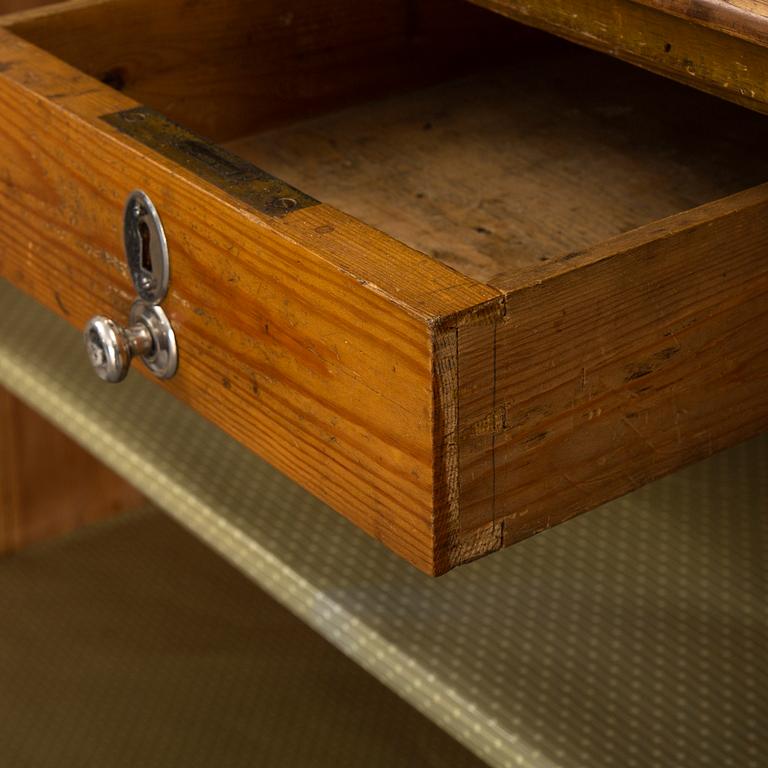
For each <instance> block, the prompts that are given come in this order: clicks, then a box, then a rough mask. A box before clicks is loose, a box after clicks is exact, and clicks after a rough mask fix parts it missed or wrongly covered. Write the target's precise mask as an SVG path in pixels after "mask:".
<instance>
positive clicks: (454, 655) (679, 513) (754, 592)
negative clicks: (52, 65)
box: [0, 284, 768, 768]
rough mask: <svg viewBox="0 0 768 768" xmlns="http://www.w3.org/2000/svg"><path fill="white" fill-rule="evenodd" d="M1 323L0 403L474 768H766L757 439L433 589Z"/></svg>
mask: <svg viewBox="0 0 768 768" xmlns="http://www.w3.org/2000/svg"><path fill="white" fill-rule="evenodd" d="M0 306H2V308H3V312H2V314H1V316H0V384H2V385H3V386H5V387H7V388H9V389H11V390H12V391H14V392H16V393H18V394H19V396H20V397H22V398H24V399H25V400H26V401H28V402H29V403H30V404H31V405H33V406H34V407H35V408H37V409H38V410H39V411H41V412H42V413H44V414H45V415H46V416H48V418H50V419H51V420H52V421H53V422H55V423H56V424H58V425H59V426H60V427H61V428H63V429H64V430H65V431H67V432H68V433H70V434H71V435H72V436H73V437H75V439H77V440H78V441H79V442H81V443H82V444H83V445H84V446H85V447H87V448H88V449H89V450H91V451H93V452H94V453H96V454H97V455H99V456H100V457H101V458H102V459H103V460H104V461H105V463H107V464H109V465H110V466H112V467H113V468H114V469H116V470H117V471H118V472H120V473H121V474H123V475H125V476H126V477H128V478H130V479H131V480H133V481H134V482H137V484H138V485H139V486H140V487H141V489H142V490H143V491H144V492H145V493H146V494H147V496H149V497H150V498H152V499H153V500H154V501H156V502H157V503H158V504H159V505H160V506H162V507H163V508H164V509H166V510H167V511H168V512H169V513H170V514H172V515H173V516H174V517H176V518H177V519H178V520H180V521H181V522H183V523H184V524H185V525H187V526H188V527H189V528H190V529H191V530H193V531H194V532H195V533H197V534H198V535H199V536H200V537H202V538H203V539H204V540H206V541H207V542H208V543H209V544H210V545H211V546H213V547H214V548H215V549H217V550H218V551H219V552H220V553H221V554H222V555H224V556H225V557H226V558H228V559H229V560H230V561H232V562H233V563H234V564H236V565H237V566H238V567H239V568H241V569H242V570H243V571H244V572H246V573H247V574H249V575H250V576H251V577H252V578H253V579H254V580H255V581H257V582H258V583H259V584H260V585H261V586H262V587H263V588H264V589H266V590H267V591H268V592H270V593H271V594H272V595H273V596H274V597H275V598H276V599H278V600H279V601H280V602H282V603H284V604H285V605H286V606H288V607H289V608H290V609H291V610H292V611H294V612H295V613H296V614H297V615H298V616H300V617H301V618H302V619H304V620H305V621H306V622H307V623H309V624H310V625H311V626H313V627H314V628H315V629H316V630H317V631H318V632H320V633H321V634H322V635H324V636H325V637H327V638H328V639H329V640H330V641H331V642H333V643H334V644H335V645H336V646H338V647H339V648H341V649H342V650H343V651H344V652H345V653H346V654H347V655H349V656H350V657H351V658H352V659H354V660H355V661H357V662H358V663H359V664H361V665H362V666H364V667H365V668H366V669H368V670H369V671H370V672H371V673H373V674H374V675H375V676H376V677H378V678H379V679H381V680H382V681H384V682H385V683H386V684H387V685H389V686H390V687H391V688H393V689H394V690H396V691H397V692H398V693H399V694H400V695H401V696H403V697H404V698H405V699H406V700H407V701H409V702H410V703H411V704H413V705H414V706H416V707H417V708H418V709H419V710H421V711H422V712H424V713H425V714H427V715H428V716H429V717H430V718H432V719H433V720H434V721H435V722H436V723H438V724H439V725H440V726H442V727H443V728H445V730H447V731H448V732H450V733H451V734H453V735H454V736H455V737H456V738H457V739H459V740H460V741H462V742H463V743H465V744H466V745H467V746H469V747H470V748H471V749H472V750H474V751H475V753H476V754H478V755H479V756H480V757H482V758H483V759H484V760H485V761H486V762H488V763H489V764H491V765H494V766H504V767H505V768H506V767H516V766H530V767H531V768H534V767H535V768H555V767H557V768H612V767H613V766H616V768H634V767H635V766H637V768H641V767H642V768H650V767H652V768H667V767H669V768H673V767H674V768H691V766H696V767H697V768H699V767H700V766H701V767H702V768H706V766H710V765H711V766H717V768H727V766H739V768H760V766H763V765H765V762H764V761H765V756H766V754H768V727H766V724H767V723H768V693H766V691H767V690H768V657H767V656H766V653H765V650H764V649H765V647H766V644H767V643H766V641H767V640H768V632H766V628H767V627H768V615H767V612H766V604H765V596H766V570H765V566H764V554H765V552H766V545H767V544H768V541H767V539H768V536H767V532H768V440H767V439H766V438H765V437H763V438H758V439H756V440H753V441H750V442H748V443H744V444H742V445H739V446H736V447H735V448H733V449H731V450H729V451H727V452H724V453H721V454H719V455H717V456H715V457H713V458H711V459H709V460H707V461H705V462H701V463H699V464H696V465H694V466H692V467H689V468H688V469H685V470H683V471H681V472H678V473H677V474H675V475H673V476H671V477H668V478H666V479H664V480H662V481H659V482H656V483H653V484H651V485H648V486H646V487H645V488H642V489H641V490H639V491H637V492H635V493H633V494H631V495H630V496H626V497H624V498H622V499H619V500H617V501H615V502H612V503H610V504H607V505H605V506H603V507H601V508H600V509H598V510H594V511H593V512H591V513H588V514H586V515H583V516H581V517H580V518H578V519H576V520H574V521H571V522H569V523H566V524H565V525H562V526H559V527H558V528H555V529H553V530H551V531H548V532H547V533H545V534H542V535H540V536H537V537H535V538H533V539H530V540H528V541H526V542H523V543H521V544H518V545H516V546H514V547H512V548H510V549H508V550H505V551H503V552H500V553H497V554H495V555H492V556H490V557H487V558H485V559H483V560H481V561H478V562H476V563H473V564H471V565H469V566H464V567H463V568H460V569H458V570H456V571H453V572H451V573H449V574H447V575H446V576H444V577H442V578H440V579H437V580H434V579H430V578H428V577H426V576H423V575H422V574H420V573H419V572H417V571H416V570H415V569H413V568H411V567H410V566H409V565H407V564H406V563H404V562H402V561H400V560H399V559H398V558H396V557H395V556H394V555H392V554H391V553H390V552H388V551H387V550H386V549H385V548H384V547H382V546H380V545H379V544H377V543H376V542H374V541H372V540H370V539H368V538H367V537H366V536H365V535H364V534H363V533H361V532H360V531H359V530H358V529H356V528H355V527H354V526H352V525H351V524H349V523H347V522H346V521H345V520H343V519H342V518H341V517H340V516H339V515H337V514H335V513H334V512H333V511H332V510H330V509H328V508H327V507H325V506H324V505H323V504H321V503H320V502H318V501H317V500H316V499H314V498H312V497H311V496H310V495H309V494H308V493H306V492H305V491H303V490H302V489H301V488H299V487H298V486H296V485H295V484H293V483H291V482H290V481H289V480H287V479H286V478H284V477H283V476H282V475H280V474H279V473H278V472H276V471H275V470H274V469H272V468H270V467H269V466H268V465H266V464H265V463H264V462H263V461H261V460H260V459H258V458H257V457H256V456H254V455H253V454H251V453H250V452H249V451H247V450H245V449H244V448H243V447H242V446H240V445H239V444H238V443H236V442H235V441H234V440H232V439H230V438H229V437H227V436H226V435H224V434H223V433H222V432H220V431H219V430H217V429H216V428H214V427H212V426H211V425H209V424H207V423H206V422H205V421H204V420H203V419H201V418H200V417H199V416H198V415H197V414H195V413H193V412H192V411H191V410H189V409H188V408H186V407H185V406H183V405H181V404H180V403H178V402H177V401H176V400H174V399H173V398H172V397H171V396H169V395H168V394H166V393H165V392H163V391H162V390H160V389H159V388H158V387H156V386H154V385H153V384H152V383H151V382H149V381H146V380H144V379H143V378H142V377H140V376H138V375H136V373H133V374H132V375H131V376H129V378H128V380H127V381H126V382H125V383H123V384H121V385H120V386H118V387H113V386H107V385H104V384H102V383H101V382H100V381H98V380H97V379H96V377H95V376H94V375H93V374H92V373H91V371H90V370H89V368H88V364H87V361H86V357H85V353H84V352H83V350H82V344H81V341H80V338H79V334H78V333H77V332H76V331H74V330H72V329H71V328H69V327H68V326H67V325H66V324H64V323H63V322H61V321H59V320H57V319H56V318H54V317H53V316H51V315H50V314H48V313H47V312H45V311H44V310H41V309H40V308H39V307H37V306H36V305H35V304H34V303H33V302H31V301H30V300H29V299H27V298H24V297H22V296H21V294H19V293H18V292H16V291H15V290H13V289H11V288H10V287H8V286H7V285H6V284H0ZM182 343H183V342H182ZM182 354H183V350H182ZM139 478H143V479H142V480H140V481H139Z"/></svg>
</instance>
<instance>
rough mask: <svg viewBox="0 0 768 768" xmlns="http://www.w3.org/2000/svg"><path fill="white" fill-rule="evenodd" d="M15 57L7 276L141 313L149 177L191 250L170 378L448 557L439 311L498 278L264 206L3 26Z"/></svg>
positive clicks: (11, 62)
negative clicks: (125, 119)
mask: <svg viewBox="0 0 768 768" xmlns="http://www.w3.org/2000/svg"><path fill="white" fill-rule="evenodd" d="M0 69H2V70H3V71H2V73H0V111H2V113H3V114H4V115H7V116H8V118H7V119H6V120H4V121H3V122H2V124H1V125H0V169H2V172H1V173H0V200H1V203H0V219H1V221H0V224H1V226H0V275H3V276H5V277H7V278H8V279H10V280H11V281H12V282H13V283H15V284H16V285H17V286H19V287H20V288H21V289H23V290H25V291H26V292H27V293H29V294H31V295H32V296H34V297H35V298H36V299H37V300H38V301H40V302H41V303H43V304H45V305H47V306H49V307H51V308H52V309H53V310H54V311H56V312H58V313H59V314H60V315H62V316H64V317H66V318H67V319H68V320H69V321H70V322H71V323H73V324H74V325H76V326H80V327H82V325H83V323H84V322H85V321H86V319H87V318H88V316H90V315H92V314H94V313H97V312H99V313H107V314H110V315H112V316H114V317H116V318H118V319H122V318H125V317H126V316H127V311H128V306H129V304H130V301H131V296H132V291H131V290H130V289H129V283H128V278H127V275H126V270H125V266H124V263H123V257H122V253H121V250H122V246H121V235H120V226H121V217H122V214H121V209H122V205H123V201H124V200H125V198H126V196H127V194H128V193H129V191H130V190H131V189H133V188H136V187H140V188H142V189H144V190H146V191H147V192H148V193H149V195H150V196H151V197H152V199H153V200H154V202H155V204H156V205H157V206H158V208H159V210H160V211H162V218H163V222H164V225H165V229H166V233H167V236H168V241H169V247H170V252H171V258H172V270H173V278H172V282H171V288H170V293H169V297H168V299H167V300H166V303H165V306H166V311H167V313H168V315H169V317H170V319H171V321H172V323H173V326H174V328H175V330H176V335H177V339H178V343H179V348H180V355H181V363H180V367H179V372H178V374H177V375H176V377H175V378H174V379H173V380H171V381H170V382H169V383H167V384H165V386H166V387H167V388H168V389H169V390H170V391H171V392H173V393H174V394H175V395H176V396H178V397H179V398H181V399H182V400H184V401H185V402H187V403H189V404H190V405H191V406H192V407H193V408H195V409H196V410H198V411H199V412H200V413H202V414H203V415H204V416H206V417H207V418H209V419H211V420H212V421H213V422H215V423H216V424H218V425H219V426H220V427H222V428H223V429H224V430H226V431H227V432H229V433H230V434H232V435H233V436H235V437H236V438H237V439H238V440H240V441H241V442H242V443H244V444H245V445H247V446H248V447H250V448H252V449H253V450H255V451H256V452H258V453H259V454H261V455H262V456H264V457H265V458H267V459H268V460H269V461H270V462H271V463H273V464H274V465H275V466H277V467H278V468H280V469H281V470H283V471H284V472H286V474H288V475H290V476H291V477H293V478H294V479H296V480H297V481H299V482H300V483H301V484H302V485H304V486H305V487H307V488H308V489H309V490H310V491H312V492H313V493H315V494H316V495H318V496H319V497H320V498H322V499H323V500H325V501H327V502H328V503H329V504H330V505H331V506H333V507H335V508H336V509H337V510H339V511H340V512H342V513H344V514H346V515H347V516H348V517H349V518H350V519H352V520H353V521H354V522H355V523H357V524H358V525H359V526H360V527H362V528H363V529H364V530H366V531H368V532H369V533H371V534H372V535H374V536H376V537H378V538H379V539H381V540H382V541H383V542H384V543H386V544H387V545H388V546H389V547H390V548H392V549H394V550H395V551H397V552H398V553H400V554H401V555H403V556H404V557H406V558H407V559H409V560H410V561H411V562H413V563H414V564H416V565H418V566H419V567H420V568H422V569H424V570H426V571H428V572H432V571H433V570H434V560H435V557H434V552H433V545H434V541H433V527H434V516H435V508H434V496H435V494H436V493H437V491H436V490H435V489H436V480H435V476H434V470H435V468H434V466H433V447H432V446H433V440H434V436H433V431H434V428H435V424H434V420H433V417H434V413H433V391H432V389H433V380H432V351H431V343H432V333H433V331H432V323H433V322H434V320H435V319H436V318H439V317H441V316H443V315H444V314H450V313H451V312H454V311H457V310H459V309H461V308H463V307H466V306H468V305H469V306H471V305H473V304H474V303H477V302H478V301H483V300H486V299H487V298H489V297H491V296H493V295H496V293H497V292H496V291H495V289H490V288H487V287H484V286H481V285H479V284H477V283H475V282H473V281H472V280H470V279H468V278H466V277H463V276H462V275H460V274H459V273H457V272H455V271H453V270H451V269H449V268H447V267H445V266H443V265H442V264H440V263H439V262H436V261H434V260H433V259H430V258H429V257H427V256H424V255H423V254H419V253H417V252H415V251H412V250H411V249H409V248H407V247H406V246H404V245H402V244H400V243H398V242H397V241H395V240H393V239H391V238H388V237H386V236H385V235H383V234H381V233H379V232H377V231H375V230H371V229H369V228H368V227H366V226H364V225H363V224H361V223H359V222H357V221H355V220H354V219H352V218H351V217H349V216H347V215H345V214H342V213H341V212H339V211H337V210H335V209H334V208H332V207H330V206H327V205H315V206H313V207H310V208H305V209H303V210H300V211H296V212H294V213H291V214H288V215H286V216H284V217H282V218H275V217H270V216H268V215H265V214H262V213H260V212H258V211H256V210H254V209H253V208H251V207H249V206H248V205H246V204H245V203H243V202H242V201H240V200H238V199H237V198H234V197H232V196H231V195H228V194H227V193H225V192H224V191H222V190H221V189H219V188H217V187H215V186H213V185H211V184H209V183H208V182H205V181H204V180H201V179H200V178H198V177H196V176H195V175H194V174H193V173H191V172H190V171H188V170H187V169H186V168H184V167H183V165H180V164H176V163H171V162H170V161H168V160H166V159H165V158H164V157H163V156H162V155H161V154H159V153H157V152H153V151H151V150H150V149H148V148H147V147H146V146H144V145H141V144H138V143H136V142H135V141H133V140H131V139H130V138H128V137H126V136H124V135H122V134H120V133H119V132H118V131H117V130H116V129H114V128H112V127H111V126H109V125H108V124H107V123H105V122H104V121H103V120H101V119H100V116H101V115H104V114H109V113H114V112H115V111H119V110H122V109H131V108H134V107H135V106H136V104H135V102H133V101H132V100H130V99H128V98H127V97H125V96H124V95H122V94H120V93H118V92H116V91H114V90H112V89H109V88H107V87H106V86H103V85H101V84H99V83H98V82H96V81H94V80H93V79H91V78H89V77H87V76H84V75H83V74H81V73H79V72H78V71H77V70H74V69H72V68H71V67H69V66H67V65H64V64H62V63H61V62H59V61H58V60H57V59H55V58H54V57H52V56H50V55H48V54H46V53H43V52H41V51H39V50H38V49H36V48H34V47H33V46H31V45H30V44H28V43H26V42H24V41H21V40H19V39H18V38H16V37H14V36H13V35H12V34H11V33H9V32H7V31H2V30H0ZM139 370H142V368H141V367H140V368H139Z"/></svg>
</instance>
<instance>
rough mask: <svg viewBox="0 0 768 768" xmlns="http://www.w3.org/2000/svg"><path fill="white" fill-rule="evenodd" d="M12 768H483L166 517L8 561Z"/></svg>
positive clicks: (120, 524)
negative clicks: (411, 766)
mask: <svg viewBox="0 0 768 768" xmlns="http://www.w3.org/2000/svg"><path fill="white" fill-rule="evenodd" d="M0 627H2V632H0V765H2V766H3V767H4V768H5V767H6V766H7V767H8V768H85V767H86V766H94V768H96V767H98V768H174V767H176V766H178V768H241V767H242V768H245V767H246V766H249V767H250V766H268V767H269V768H305V766H313V767H316V768H358V766H366V767H367V768H392V766H409V765H414V766H424V768H429V767H431V768H438V766H451V767H452V768H479V766H482V763H481V762H480V761H479V760H478V759H477V758H476V757H474V756H473V755H472V754H471V753H470V752H468V751H467V750H465V749H464V747H462V746H461V745H460V744H459V743H458V742H456V741H454V740H453V739H451V738H450V737H449V736H447V735H446V734H445V733H443V732H442V731H441V730H440V729H439V728H437V727H436V726H435V725H434V724H432V723H430V722H429V720H426V719H425V718H424V717H422V716H421V715H420V714H418V712H416V711H415V710H414V709H413V708H412V707H409V706H408V705H407V704H406V703H405V702H404V701H403V700H402V699H400V698H398V697H397V696H395V694H393V693H392V692H391V691H389V690H387V688H385V687H384V686H383V685H381V684H380V683H378V682H377V681H376V680H374V679H373V678H372V677H371V676H370V675H368V674H367V673H366V672H364V671H363V670H362V669H361V668H360V667H358V666H356V665H355V664H353V663H352V662H351V661H350V660H349V659H346V658H345V657H344V656H343V655H342V654H341V653H339V651H337V650H336V649H335V648H333V646H331V645H330V644H329V643H327V642H325V641H324V640H323V639H322V638H321V637H320V636H319V635H317V633H315V632H313V631H312V630H311V629H309V628H308V627H307V626H306V625H304V624H302V623H301V622H300V621H299V620H298V619H297V618H296V617H295V616H292V615H291V614H290V613H289V612H288V611H286V610H285V608H283V607H281V606H280V605H278V604H277V603H276V602H275V601H274V600H272V599H271V598H270V597H269V596H267V595H266V594H265V593H264V592H262V591H261V590H259V589H257V588H256V587H255V586H254V585H253V584H252V583H251V582H250V581H249V580H248V579H246V578H245V577H244V576H243V575H242V574H240V573H238V571H236V570H235V569H233V568H231V567H230V566H229V565H228V564H227V563H226V562H224V561H223V560H222V559H221V558H220V557H217V556H216V555H215V554H214V553H213V552H211V551H210V549H208V548H207V547H205V546H204V545H203V544H202V543H200V542H198V541H197V540H196V539H195V538H194V537H192V536H190V534H188V533H187V532H185V531H184V530H183V529H181V528H180V527H179V526H178V525H176V524H175V523H174V522H173V521H171V520H170V519H169V518H168V517H167V516H165V515H162V514H161V513H160V512H158V511H153V510H146V511H144V512H143V513H141V514H133V515H130V516H126V517H123V518H121V519H119V520H116V521H114V522H112V523H110V524H105V525H98V526H94V527H91V528H89V529H87V530H84V531H81V532H79V533H77V534H76V535H74V536H71V537H68V538H66V539H62V540H59V541H56V542H51V543H50V544H47V545H45V546H38V547H33V548H32V549H29V550H27V551H25V552H23V553H21V554H18V555H14V556H11V557H6V558H0Z"/></svg>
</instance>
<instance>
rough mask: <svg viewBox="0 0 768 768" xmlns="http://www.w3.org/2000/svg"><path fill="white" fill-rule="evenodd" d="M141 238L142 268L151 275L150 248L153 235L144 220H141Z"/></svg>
mask: <svg viewBox="0 0 768 768" xmlns="http://www.w3.org/2000/svg"><path fill="white" fill-rule="evenodd" d="M139 238H140V239H141V268H142V269H143V270H144V271H145V272H149V274H150V275H151V274H152V250H151V248H150V242H151V239H152V233H151V232H150V231H149V225H148V224H147V222H146V221H144V219H139Z"/></svg>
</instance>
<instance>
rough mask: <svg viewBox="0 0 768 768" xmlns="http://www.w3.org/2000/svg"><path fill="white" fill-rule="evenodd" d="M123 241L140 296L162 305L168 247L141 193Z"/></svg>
mask: <svg viewBox="0 0 768 768" xmlns="http://www.w3.org/2000/svg"><path fill="white" fill-rule="evenodd" d="M1 1H2V0H0V2H1ZM123 240H124V243H125V255H126V258H127V260H128V268H129V269H130V271H131V278H132V279H133V284H134V286H135V287H136V290H137V291H138V293H139V296H141V298H142V299H143V300H144V301H149V302H151V303H153V304H157V303H159V302H161V301H162V300H163V298H164V297H165V294H166V291H167V290H168V277H169V274H168V245H167V243H166V241H165V233H164V232H163V225H162V224H161V222H160V217H159V216H158V215H157V211H156V210H155V207H154V206H153V205H152V201H151V200H150V199H149V198H148V197H147V196H146V195H145V194H144V193H143V192H141V191H136V192H133V193H132V194H131V196H130V197H129V198H128V202H127V203H126V206H125V215H124V218H123Z"/></svg>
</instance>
